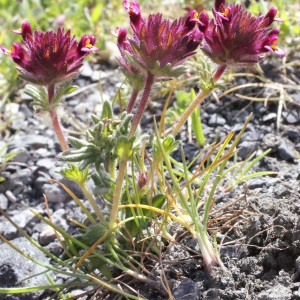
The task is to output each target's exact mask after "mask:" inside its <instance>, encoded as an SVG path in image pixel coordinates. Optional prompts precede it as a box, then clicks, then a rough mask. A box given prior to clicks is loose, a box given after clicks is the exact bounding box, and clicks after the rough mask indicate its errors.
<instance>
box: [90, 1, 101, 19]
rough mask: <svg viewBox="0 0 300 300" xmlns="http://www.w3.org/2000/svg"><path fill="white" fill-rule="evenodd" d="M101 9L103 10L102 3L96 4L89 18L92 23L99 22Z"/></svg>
mask: <svg viewBox="0 0 300 300" xmlns="http://www.w3.org/2000/svg"><path fill="white" fill-rule="evenodd" d="M102 9H103V3H102V2H100V3H98V4H97V5H96V6H95V8H94V9H93V12H92V16H91V19H92V22H93V23H95V22H97V21H98V20H99V18H100V16H101V13H102Z"/></svg>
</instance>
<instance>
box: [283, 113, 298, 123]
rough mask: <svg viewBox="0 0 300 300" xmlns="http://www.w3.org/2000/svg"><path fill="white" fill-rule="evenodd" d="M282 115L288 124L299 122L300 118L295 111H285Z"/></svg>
mask: <svg viewBox="0 0 300 300" xmlns="http://www.w3.org/2000/svg"><path fill="white" fill-rule="evenodd" d="M282 116H283V117H284V119H285V121H286V122H287V123H288V124H295V123H298V122H299V120H300V118H299V116H298V115H296V113H295V112H289V111H283V112H282Z"/></svg>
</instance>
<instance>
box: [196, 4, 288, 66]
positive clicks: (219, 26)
mask: <svg viewBox="0 0 300 300" xmlns="http://www.w3.org/2000/svg"><path fill="white" fill-rule="evenodd" d="M213 14H214V19H212V20H210V21H209V19H208V15H207V14H206V13H201V14H200V17H199V19H200V21H201V24H200V25H199V28H200V30H201V31H202V32H203V33H204V41H203V43H202V45H201V47H200V48H201V49H202V51H203V52H204V53H205V54H206V55H207V56H208V57H209V58H210V59H211V60H212V61H214V62H215V63H217V64H219V65H233V66H244V65H252V64H255V63H257V62H258V61H260V60H262V59H263V58H264V55H265V54H266V53H268V52H274V53H276V54H277V55H279V56H284V55H285V52H284V51H283V50H281V49H279V48H278V46H277V43H278V34H279V29H277V28H270V27H269V26H270V25H271V24H272V23H273V22H274V21H277V22H282V20H281V19H278V18H276V14H277V10H276V8H271V9H270V10H269V12H268V13H267V14H266V15H265V16H263V15H262V14H259V15H258V16H257V17H254V16H252V15H251V14H250V13H248V12H247V11H243V9H242V7H241V5H230V6H228V7H225V0H215V8H214V9H213Z"/></svg>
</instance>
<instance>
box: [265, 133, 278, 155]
mask: <svg viewBox="0 0 300 300" xmlns="http://www.w3.org/2000/svg"><path fill="white" fill-rule="evenodd" d="M281 142H282V139H281V137H279V136H278V135H275V134H273V133H267V134H266V135H264V136H263V138H262V141H261V148H262V149H263V150H264V151H265V150H267V149H271V152H275V151H277V149H278V147H279V146H280V144H281Z"/></svg>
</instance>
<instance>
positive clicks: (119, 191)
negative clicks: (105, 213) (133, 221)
mask: <svg viewBox="0 0 300 300" xmlns="http://www.w3.org/2000/svg"><path fill="white" fill-rule="evenodd" d="M126 165H127V161H121V162H120V166H119V174H118V178H117V182H116V189H115V194H114V199H113V205H112V208H111V212H110V219H109V224H108V229H109V230H113V229H114V228H115V226H116V224H115V223H116V219H117V214H118V209H119V203H120V199H121V195H122V185H123V179H124V175H125V170H126Z"/></svg>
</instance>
